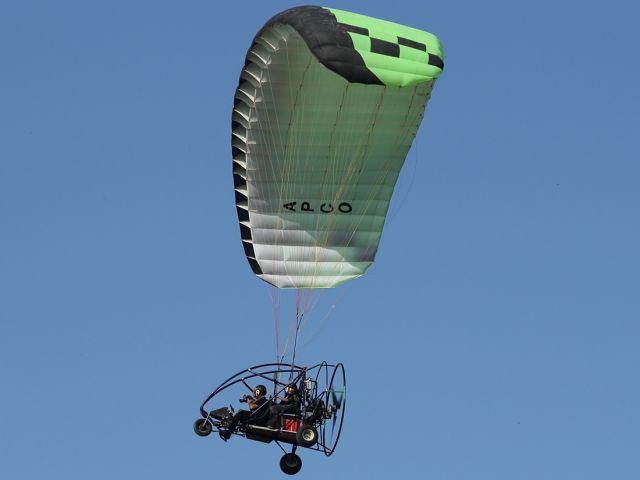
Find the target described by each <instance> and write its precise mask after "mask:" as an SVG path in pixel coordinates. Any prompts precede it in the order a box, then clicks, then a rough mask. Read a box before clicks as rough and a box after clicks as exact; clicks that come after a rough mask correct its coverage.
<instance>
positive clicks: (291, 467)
mask: <svg viewBox="0 0 640 480" xmlns="http://www.w3.org/2000/svg"><path fill="white" fill-rule="evenodd" d="M301 468H302V459H301V458H300V457H299V456H298V455H296V454H295V453H285V454H284V455H283V456H282V458H281V459H280V469H281V470H282V471H283V472H284V473H286V474H287V475H295V474H296V473H298V472H299V471H300V469H301Z"/></svg>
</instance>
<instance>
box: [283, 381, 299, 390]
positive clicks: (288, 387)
mask: <svg viewBox="0 0 640 480" xmlns="http://www.w3.org/2000/svg"><path fill="white" fill-rule="evenodd" d="M289 389H291V390H293V391H294V392H297V391H298V387H296V384H295V383H290V384H289V385H287V388H286V389H285V390H286V391H289Z"/></svg>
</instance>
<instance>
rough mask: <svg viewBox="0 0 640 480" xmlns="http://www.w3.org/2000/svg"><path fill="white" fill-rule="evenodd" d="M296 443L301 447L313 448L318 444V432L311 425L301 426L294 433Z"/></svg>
mask: <svg viewBox="0 0 640 480" xmlns="http://www.w3.org/2000/svg"><path fill="white" fill-rule="evenodd" d="M296 442H298V445H300V446H302V447H307V448H309V447H313V446H314V445H315V444H316V443H317V442H318V431H317V430H316V429H315V428H313V426H311V425H303V426H301V427H300V428H298V430H297V431H296Z"/></svg>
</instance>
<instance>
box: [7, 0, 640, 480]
mask: <svg viewBox="0 0 640 480" xmlns="http://www.w3.org/2000/svg"><path fill="white" fill-rule="evenodd" d="M295 5H297V4H296V3H292V2H285V1H273V2H247V3H235V2H228V3H221V4H217V3H214V2H205V1H183V2H151V1H128V2H124V1H113V2H85V1H82V2H81V1H77V2H72V1H60V2H44V1H41V2H33V1H23V2H5V3H4V4H3V5H2V7H0V58H2V59H3V62H2V64H3V68H2V73H0V87H1V88H0V246H1V248H0V379H1V383H0V385H1V387H0V388H1V390H0V393H1V394H0V477H2V478H8V479H12V480H22V479H42V478H47V479H65V480H72V479H86V478H91V479H95V480H100V479H113V478H121V479H133V478H136V479H137V478H154V479H165V478H166V479H169V478H171V479H174V478H214V477H224V478H246V477H250V476H256V478H263V479H270V478H282V477H284V475H283V474H282V473H281V472H280V470H279V468H278V461H279V458H280V455H281V454H280V451H279V450H278V449H277V447H275V446H273V445H263V444H259V443H254V442H250V441H243V440H242V439H239V438H234V439H232V440H230V441H229V442H228V443H226V444H225V443H223V442H221V441H219V439H217V438H213V437H210V438H206V439H202V438H199V437H196V436H195V435H194V434H193V432H192V429H191V424H192V422H193V420H194V419H195V418H196V417H197V415H198V406H199V405H200V402H201V401H202V400H203V399H204V397H206V395H207V394H208V393H209V391H211V390H212V389H213V388H214V387H215V386H216V385H217V384H218V383H219V382H220V381H222V380H223V379H224V378H226V377H227V376H229V375H231V374H232V373H234V372H235V371H237V370H240V369H242V368H244V367H246V366H249V365H252V364H257V363H263V362H268V361H272V360H273V359H274V356H275V346H274V334H273V329H274V325H273V319H272V306H271V290H270V289H269V287H268V286H267V285H266V284H264V283H263V282H261V281H260V280H258V279H257V278H255V277H254V276H253V274H252V273H251V270H250V268H249V266H248V264H247V262H246V260H245V258H244V254H243V250H242V247H241V243H240V238H239V233H238V227H237V221H236V216H235V215H236V214H235V209H234V202H233V189H232V181H231V160H230V146H229V137H230V133H229V128H230V114H231V106H232V97H233V92H234V88H235V86H236V85H237V79H238V74H239V71H240V68H241V66H242V64H243V61H244V54H245V52H246V49H247V48H248V46H249V45H250V42H251V39H252V38H253V35H254V34H255V32H256V31H257V30H258V29H259V28H260V27H261V26H262V25H263V23H264V22H265V21H266V20H268V19H269V18H270V17H271V16H272V15H274V14H276V13H278V12H280V11H282V10H284V9H286V8H289V7H291V6H295ZM330 6H332V7H336V8H341V9H345V10H351V11H355V12H359V13H363V14H367V15H371V16H374V17H380V18H384V19H388V20H392V21H396V22H398V23H404V24H407V25H411V26H414V27H417V28H421V29H425V30H428V31H431V32H433V33H435V34H436V35H438V36H439V37H440V39H441V40H442V42H443V45H444V49H445V63H446V68H445V72H444V74H443V76H442V77H441V79H440V81H439V83H438V84H437V86H436V88H435V91H434V94H433V98H432V101H431V103H430V104H429V107H428V112H427V116H426V118H425V120H424V122H423V124H422V126H421V128H420V132H419V134H418V137H417V138H416V141H415V143H414V146H413V148H412V150H411V152H410V154H409V156H408V159H407V163H406V165H405V168H404V171H403V174H402V176H401V178H400V181H399V183H398V186H397V190H396V195H395V198H394V202H393V204H392V207H391V209H390V214H389V218H388V222H387V225H386V227H385V233H384V235H383V239H382V243H381V248H380V251H379V254H378V257H377V260H376V264H375V265H374V266H373V267H372V268H371V269H370V270H369V271H368V272H367V274H366V275H365V276H364V277H362V278H361V279H358V280H356V281H354V282H351V283H350V284H348V285H346V286H344V287H341V288H340V289H338V290H337V291H335V292H327V293H325V294H323V295H321V296H320V301H319V303H318V306H317V308H316V310H314V312H313V313H312V315H311V317H310V320H309V326H308V327H307V330H306V331H307V332H316V333H314V334H313V335H308V338H306V339H305V341H304V345H303V347H302V348H301V349H300V351H299V353H298V355H299V358H300V359H301V361H302V362H303V363H309V364H311V363H316V362H318V361H321V360H327V361H330V362H335V361H341V362H343V363H344V364H345V366H346V368H347V374H348V384H349V387H348V388H349V398H348V405H347V409H348V410H347V411H348V413H347V418H346V420H345V426H344V430H343V436H342V438H341V440H340V446H339V448H338V449H337V451H336V453H335V454H334V456H332V457H331V458H329V459H326V458H324V457H323V456H320V455H317V454H315V453H313V452H302V459H303V462H304V466H303V469H302V472H301V473H300V474H299V477H300V478H306V479H316V478H318V479H320V478H323V479H324V478H335V479H343V478H345V479H346V478H348V479H352V478H372V479H378V478H379V479H387V478H391V477H392V476H393V478H430V479H438V480H449V479H451V480H467V479H473V480H485V479H487V480H489V479H490V480H496V479H505V480H520V479H523V480H524V479H526V480H529V479H531V480H542V479H562V480H566V479H573V478H576V479H577V478H579V479H582V480H588V479H594V480H595V479H598V480H601V479H602V478H615V479H635V478H639V477H640V462H639V461H638V459H637V452H638V450H639V448H640V437H639V432H640V413H639V412H638V405H640V386H639V384H638V380H637V368H638V365H639V363H640V353H639V349H638V342H639V338H640V327H639V325H638V323H639V320H640V291H639V288H638V287H639V284H640V278H639V274H638V272H639V271H640V253H639V247H638V245H640V225H639V219H638V207H639V206H640V193H638V186H637V185H638V178H639V177H640V167H639V166H638V158H639V155H638V151H639V148H638V147H639V136H640V135H639V133H640V132H639V131H638V125H639V123H638V111H640V108H639V107H640V101H639V94H638V84H640V68H639V66H638V62H637V52H636V48H637V46H638V45H639V44H640V34H639V33H638V29H637V22H636V20H637V18H638V14H639V12H638V8H637V6H636V5H635V4H633V2H630V1H627V2H624V1H617V0H614V1H612V2H608V3H607V4H606V6H605V5H604V4H603V3H601V2H574V1H553V2H552V1H540V2H517V1H506V0H505V1H489V2H462V1H448V2H424V1H423V0H420V1H398V2H393V3H390V2H379V1H371V2H355V1H343V2H342V3H335V4H331V5H330ZM281 299H282V317H283V319H285V318H286V319H287V321H288V318H289V317H290V315H291V313H292V309H293V306H292V296H291V295H290V294H287V293H283V294H282V295H281ZM325 317H328V319H327V320H325ZM283 321H284V320H283Z"/></svg>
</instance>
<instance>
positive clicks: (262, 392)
mask: <svg viewBox="0 0 640 480" xmlns="http://www.w3.org/2000/svg"><path fill="white" fill-rule="evenodd" d="M254 393H255V394H256V395H258V396H262V395H266V394H267V387H265V386H264V385H258V386H257V387H256V388H255V391H254Z"/></svg>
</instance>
